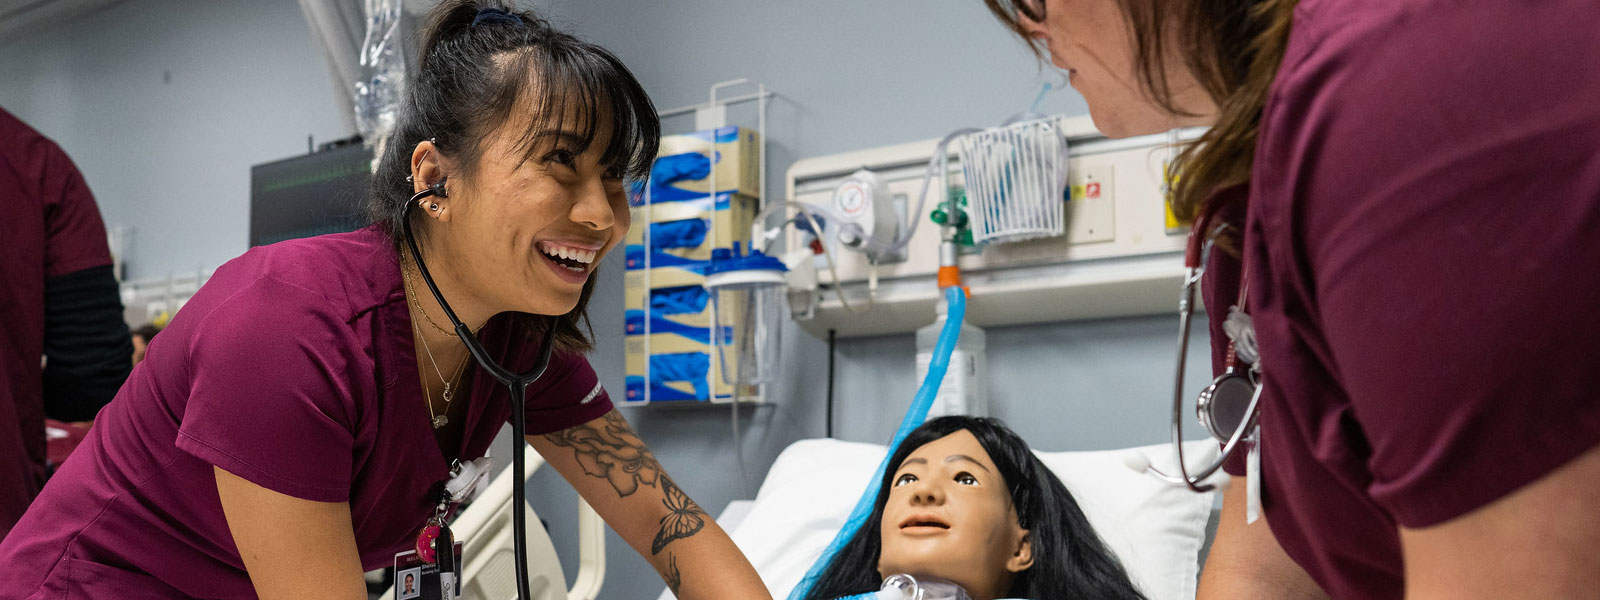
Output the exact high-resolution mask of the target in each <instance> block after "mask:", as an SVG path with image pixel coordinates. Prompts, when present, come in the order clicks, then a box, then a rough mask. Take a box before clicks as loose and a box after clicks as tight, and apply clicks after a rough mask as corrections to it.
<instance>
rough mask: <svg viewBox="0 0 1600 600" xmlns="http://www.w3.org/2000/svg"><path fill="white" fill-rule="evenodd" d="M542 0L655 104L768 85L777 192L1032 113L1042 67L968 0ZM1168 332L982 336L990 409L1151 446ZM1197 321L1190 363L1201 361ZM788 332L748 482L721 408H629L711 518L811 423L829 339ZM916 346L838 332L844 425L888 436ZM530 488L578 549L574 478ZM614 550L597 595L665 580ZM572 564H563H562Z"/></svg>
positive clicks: (1157, 323) (1135, 328)
mask: <svg viewBox="0 0 1600 600" xmlns="http://www.w3.org/2000/svg"><path fill="white" fill-rule="evenodd" d="M554 8H555V12H554V13H553V16H554V17H555V18H556V20H558V21H560V22H564V23H566V24H567V25H569V26H570V27H571V28H572V29H573V30H575V31H576V32H578V33H580V34H581V35H583V36H585V37H588V38H589V39H591V40H593V41H596V42H598V43H600V44H601V45H604V46H606V47H607V48H609V49H611V50H612V51H613V52H615V53H616V54H617V55H618V56H619V57H621V58H622V60H623V62H625V63H627V64H628V66H629V67H630V68H632V69H633V70H634V73H635V74H636V75H638V77H639V78H640V79H641V80H642V81H643V82H644V84H645V87H646V89H648V90H649V91H650V94H651V96H652V98H653V99H654V100H655V102H656V105H657V106H658V107H660V108H672V107H677V106H683V105H688V104H695V103H699V102H704V101H705V96H706V88H707V87H708V86H710V85H711V84H713V83H716V82H719V81H725V80H729V79H737V78H741V77H748V78H751V79H754V80H756V81H760V82H762V83H765V84H766V85H767V86H768V88H769V89H771V90H773V91H774V92H776V93H777V94H778V95H779V97H778V98H776V99H774V100H773V101H772V103H771V104H770V105H769V114H768V119H769V120H768V128H769V130H770V133H769V134H768V145H767V148H768V151H769V160H770V163H769V165H768V168H769V177H768V180H767V182H766V184H767V189H768V190H773V191H775V192H778V193H781V191H782V190H783V189H784V187H783V181H784V180H783V177H784V173H785V172H786V171H787V170H788V168H789V165H790V164H792V163H793V162H794V161H795V160H796V159H800V158H806V157H812V156H818V155H825V154H832V153H837V152H844V151H850V150H859V149H863V148H871V147H876V146H884V145H888V144H895V143H901V142H908V141H914V140H922V139H928V138H936V137H940V136H942V135H944V134H945V133H947V132H949V131H950V130H953V129H956V128H958V127H963V126H982V125H995V124H999V123H1000V122H1001V121H1003V120H1004V119H1005V118H1007V117H1009V116H1010V115H1012V114H1015V113H1017V112H1020V111H1023V110H1026V109H1027V108H1028V107H1029V105H1030V104H1031V103H1032V102H1033V100H1034V96H1035V95H1036V94H1037V93H1038V91H1039V89H1040V86H1041V84H1042V83H1043V82H1044V81H1047V80H1052V79H1054V77H1055V76H1053V75H1051V74H1050V73H1049V72H1046V71H1044V70H1041V69H1040V68H1039V67H1038V64H1037V63H1036V62H1035V61H1034V59H1033V57H1032V55H1031V54H1030V53H1029V52H1028V51H1027V50H1026V49H1025V48H1023V47H1022V45H1021V44H1020V43H1019V42H1018V41H1016V40H1014V39H1013V38H1012V37H1011V36H1010V34H1009V33H1008V32H1007V31H1005V30H1004V29H1003V28H1002V27H1001V26H1000V25H999V24H998V23H997V22H996V21H995V20H994V19H993V17H991V16H990V15H989V14H988V12H987V9H985V8H984V7H983V3H982V2H980V1H979V0H874V1H871V2H863V1H860V0H815V1H809V2H775V1H758V2H750V1H748V0H695V1H693V2H689V1H675V2H638V1H632V2H629V1H622V0H590V1H587V2H566V3H558V4H557V5H556V6H555V7H554ZM1042 110H1043V111H1044V112H1049V113H1061V114H1083V113H1086V112H1087V109H1086V108H1085V105H1084V104H1083V100H1082V99H1081V98H1080V97H1079V96H1078V95H1077V94H1076V93H1074V92H1071V91H1066V92H1061V93H1054V94H1051V95H1050V96H1048V97H1047V101H1046V102H1045V104H1044V105H1043V107H1042ZM730 117H731V120H733V121H734V122H736V123H740V124H747V125H753V124H754V121H753V120H752V119H751V117H750V113H749V112H748V111H745V112H743V113H741V112H739V111H730ZM665 126H666V128H667V132H668V133H680V132H684V131H688V130H691V129H692V128H693V126H694V123H693V120H692V119H691V118H676V119H669V120H667V121H666V122H665ZM771 197H774V198H775V197H776V196H771ZM925 250H926V251H932V249H925ZM616 258H618V257H613V258H612V259H611V260H608V261H607V262H606V265H605V266H606V269H607V270H606V272H605V273H604V279H603V280H602V282H601V284H600V286H599V287H598V288H597V293H596V295H595V298H594V304H593V305H592V306H593V307H594V308H593V309H591V314H593V315H597V316H599V315H605V316H600V317H598V318H597V323H596V326H597V328H598V333H599V334H600V343H599V345H598V348H599V350H598V351H597V352H596V353H595V355H594V356H593V361H594V364H595V367H596V368H597V369H598V370H599V372H600V374H601V377H602V379H603V381H604V382H605V383H606V386H607V387H608V388H609V389H611V390H620V389H622V382H623V374H622V349H621V341H622V340H621V336H620V335H619V334H618V332H619V331H620V330H621V324H620V322H619V321H618V320H616V319H615V315H620V314H621V313H622V298H621V288H622V285H621V273H620V267H621V261H620V260H616ZM1175 292H1176V290H1174V294H1173V296H1174V299H1175V298H1176V293H1175ZM928 320H929V322H932V320H933V315H931V314H930V315H928ZM1176 329H1177V320H1176V319H1175V318H1169V317H1150V318H1136V319H1119V320H1110V321H1099V322H1084V323H1065V324H1051V325H1045V326H1035V327H1016V328H1005V329H997V330H991V331H989V332H988V333H989V336H988V345H989V351H988V357H989V364H990V371H991V372H990V375H989V381H990V382H991V389H990V392H991V404H992V408H993V410H992V412H993V414H994V415H995V416H998V417H1001V418H1003V419H1005V420H1006V421H1007V422H1008V423H1010V424H1011V425H1012V427H1013V428H1015V429H1016V430H1017V431H1018V432H1020V433H1021V434H1022V435H1023V436H1024V437H1025V438H1027V439H1028V440H1030V442H1032V443H1033V444H1035V445H1036V447H1038V448H1040V449H1042V450H1084V449H1106V448H1117V447H1126V446H1132V445H1138V444H1151V443H1158V442H1161V441H1164V440H1165V439H1166V436H1167V435H1168V433H1167V414H1168V413H1167V411H1168V410H1169V409H1170V404H1169V402H1170V399H1171V390H1170V385H1171V369H1172V364H1173V358H1174V357H1173V346H1172V345H1173V343H1174V342H1175V336H1174V333H1176ZM1201 333H1202V335H1201V336H1200V337H1199V338H1197V339H1196V340H1195V346H1194V348H1193V349H1192V350H1191V352H1190V360H1191V361H1199V362H1191V364H1197V365H1200V366H1201V368H1202V370H1206V369H1207V365H1209V364H1210V363H1209V359H1208V356H1209V354H1208V353H1207V352H1206V350H1205V347H1204V344H1205V336H1204V335H1203V332H1201ZM784 336H785V341H784V346H785V352H784V361H785V362H786V363H787V367H786V368H785V370H784V378H785V381H784V383H782V384H780V385H778V386H775V387H776V388H777V389H776V390H775V391H774V392H773V393H772V394H771V395H772V396H773V397H772V398H771V402H770V403H769V404H768V405H765V406H760V407H754V408H744V409H743V417H742V420H741V426H742V430H743V432H744V433H745V435H744V439H743V452H744V457H745V460H746V462H747V463H748V470H749V472H750V474H751V480H750V481H749V482H748V483H747V484H745V485H743V486H741V485H740V484H739V483H738V481H737V479H738V478H737V477H736V476H731V475H730V474H734V473H737V472H738V470H739V468H738V463H737V460H736V458H735V455H734V452H733V449H732V448H731V445H732V442H731V435H730V434H731V423H730V412H729V408H728V407H726V406H713V407H697V408H641V409H630V410H628V411H627V416H628V419H629V420H630V421H631V422H633V424H634V425H635V427H636V428H637V429H638V430H639V432H640V434H641V435H642V436H643V438H644V439H645V440H646V441H647V442H649V443H650V445H651V447H652V448H653V449H654V450H655V452H656V454H657V455H658V456H659V457H660V458H661V460H662V462H663V463H664V464H665V466H666V468H667V469H668V471H670V472H671V473H672V474H673V477H674V478H675V479H677V480H678V482H679V483H680V484H681V485H682V486H683V487H684V489H685V490H687V491H688V492H689V493H690V494H691V495H692V496H694V497H695V498H696V500H698V501H700V503H701V504H702V505H704V506H705V507H706V508H707V509H708V510H710V511H711V512H712V513H713V514H715V513H717V512H719V511H720V510H721V508H722V507H724V506H726V503H727V502H728V501H729V500H733V499H737V498H741V497H748V495H747V494H753V493H754V491H755V489H756V487H757V486H759V485H760V478H761V476H762V475H763V474H764V473H765V472H766V470H767V468H768V466H770V464H771V462H772V460H773V459H774V458H776V456H777V454H778V453H779V452H781V451H782V450H783V448H785V447H786V446H788V445H789V444H790V443H793V442H794V441H796V440H799V439H804V438H810V437H821V436H822V435H823V431H824V412H825V410H824V398H825V395H826V383H825V376H826V371H827V369H826V366H827V344H826V342H825V341H824V340H820V339H817V338H815V337H813V336H811V335H810V334H807V333H805V332H804V331H802V330H800V329H799V328H798V327H795V326H790V327H788V328H786V330H785V332H784ZM914 352H915V343H914V341H913V339H912V337H911V336H910V335H900V336H890V337H880V338H868V339H852V340H848V341H841V342H840V343H839V344H838V358H837V361H836V364H837V373H836V389H835V398H836V408H835V410H836V413H835V423H836V424H837V426H836V428H835V434H836V436H837V437H841V438H844V439H849V440H857V441H874V442H879V443H882V442H884V441H886V440H887V439H888V437H889V436H890V435H891V434H892V433H893V431H894V428H895V427H896V426H897V425H898V424H899V419H900V417H901V416H902V415H903V413H904V411H905V408H906V406H907V405H908V404H909V403H910V400H911V396H912V394H913V393H914V392H915V389H916V384H917V382H916V381H914V380H913V379H914V370H913V360H912V359H913V355H914ZM1189 379H1190V381H1191V382H1192V386H1193V389H1194V391H1198V389H1199V386H1200V385H1203V380H1204V379H1206V376H1205V374H1204V373H1201V372H1195V373H1193V374H1191V377H1190V378H1189ZM533 489H534V490H535V495H536V496H538V497H541V498H551V499H555V502H553V503H551V504H550V508H549V509H547V510H542V511H541V515H542V516H544V517H545V518H546V519H547V520H549V521H550V522H551V529H552V534H553V537H554V538H555V539H556V540H557V545H558V547H564V548H570V547H572V544H574V542H572V541H571V540H572V539H573V538H572V535H573V534H572V526H571V523H570V522H569V521H570V519H569V518H567V517H566V515H567V514H570V512H569V511H570V510H572V509H571V508H569V507H570V506H571V505H570V504H569V503H570V502H572V500H571V498H572V497H573V494H572V493H571V491H570V490H568V489H565V488H564V485H562V484H561V483H560V482H559V480H558V478H556V477H554V476H553V475H551V474H544V475H543V476H542V477H541V478H540V479H539V480H537V481H536V482H535V483H534V488H533ZM551 510H554V511H555V512H551ZM607 548H608V560H609V564H608V566H607V573H608V575H607V577H606V587H605V588H604V590H603V592H602V597H604V598H608V599H609V598H618V599H634V598H653V597H655V595H656V594H658V593H659V592H660V590H661V589H662V585H661V583H660V580H659V579H658V578H657V577H656V576H655V574H654V573H653V572H652V571H651V570H650V568H649V566H648V565H647V564H646V563H645V562H644V561H643V560H642V559H640V558H639V557H638V555H636V554H634V553H633V551H632V550H630V549H628V548H627V547H626V546H625V545H624V544H623V543H622V541H621V539H620V538H618V537H616V536H615V535H614V534H613V535H611V536H610V538H609V540H608V546H607ZM572 572H573V571H572V569H571V567H570V566H569V567H568V576H569V577H570V576H571V573H572Z"/></svg>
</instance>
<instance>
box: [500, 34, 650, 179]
mask: <svg viewBox="0 0 1600 600" xmlns="http://www.w3.org/2000/svg"><path fill="white" fill-rule="evenodd" d="M502 56H504V58H503V59H502V60H497V61H496V62H497V63H499V66H500V67H501V68H500V69H498V70H499V73H497V77H496V78H497V79H500V80H501V81H499V82H497V83H498V85H496V86H495V87H496V88H498V90H499V91H500V93H498V94H496V95H495V98H494V101H493V102H491V106H492V108H491V110H493V111H494V112H495V113H497V114H498V115H500V116H501V119H498V120H499V121H501V122H502V123H505V122H509V121H510V119H511V117H512V114H513V113H514V109H515V108H517V107H523V108H526V109H527V110H528V111H529V114H530V115H531V116H532V118H531V119H529V120H528V121H527V122H526V123H524V124H523V126H524V127H526V129H525V130H524V131H522V132H521V133H520V134H519V135H518V136H517V148H518V149H519V150H520V151H521V152H522V154H523V157H522V160H523V161H524V162H527V161H530V160H537V159H538V156H537V154H539V153H540V152H542V151H543V149H544V148H546V147H547V146H548V145H549V144H550V143H551V142H552V141H554V139H565V140H566V141H567V142H568V143H569V144H570V145H571V146H570V147H569V148H568V149H569V150H571V151H572V152H573V153H575V154H583V153H584V152H587V151H589V149H590V148H592V147H594V145H595V144H600V145H601V148H602V151H601V154H600V164H601V165H603V166H604V167H605V169H606V170H607V171H614V172H616V173H617V174H619V175H620V176H621V177H622V178H624V179H627V180H632V181H639V180H643V179H645V178H646V177H647V176H648V175H649V173H650V164H651V162H652V160H653V159H654V158H655V155H656V150H657V147H658V146H659V144H660V142H661V120H660V117H659V116H658V115H656V110H655V105H654V104H653V103H651V102H650V97H649V96H648V95H647V94H646V93H645V91H644V87H643V86H641V85H640V84H639V81H638V80H637V79H635V78H634V77H633V74H632V73H631V72H629V71H628V69H627V67H625V66H623V65H622V62H621V61H619V60H617V58H616V57H615V56H612V55H611V53H609V52H607V51H605V50H604V49H602V48H599V47H597V46H592V45H588V44H580V45H577V46H575V47H562V48H540V49H524V50H522V51H518V52H514V53H509V54H506V55H502ZM549 138H554V139H549Z"/></svg>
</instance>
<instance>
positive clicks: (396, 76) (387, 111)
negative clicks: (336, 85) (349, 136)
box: [355, 0, 406, 165]
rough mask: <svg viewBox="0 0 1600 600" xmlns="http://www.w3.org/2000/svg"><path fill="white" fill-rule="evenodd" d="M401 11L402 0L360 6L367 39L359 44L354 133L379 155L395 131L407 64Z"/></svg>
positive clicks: (378, 0) (377, 0) (367, 1)
mask: <svg viewBox="0 0 1600 600" xmlns="http://www.w3.org/2000/svg"><path fill="white" fill-rule="evenodd" d="M402 7H403V3H402V2H401V0H365V2H364V4H363V8H365V10H366V16H367V19H366V21H367V35H366V38H365V39H363V40H362V42H361V61H360V63H359V68H358V69H357V78H356V82H355V84H356V85H355V89H356V98H355V111H356V130H357V132H358V133H360V134H361V138H362V139H364V140H367V144H368V145H369V146H373V147H375V148H376V149H377V150H378V152H379V154H380V155H381V153H382V150H383V148H382V144H383V142H384V140H386V139H388V137H389V133H390V132H392V131H394V123H395V118H396V116H397V115H398V114H399V112H400V99H401V98H403V97H404V93H405V79H406V60H405V54H404V52H403V51H402V48H401V43H402V42H403V41H404V38H403V36H402V33H401V31H400V17H401V10H402ZM373 164H374V165H376V164H377V163H373Z"/></svg>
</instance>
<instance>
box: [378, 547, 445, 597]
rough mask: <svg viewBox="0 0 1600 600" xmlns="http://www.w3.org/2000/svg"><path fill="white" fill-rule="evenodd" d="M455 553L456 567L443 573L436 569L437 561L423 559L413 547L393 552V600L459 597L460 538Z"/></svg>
mask: <svg viewBox="0 0 1600 600" xmlns="http://www.w3.org/2000/svg"><path fill="white" fill-rule="evenodd" d="M454 554H455V555H456V556H455V558H456V560H455V564H456V565H457V566H456V568H455V569H454V571H452V572H450V573H445V574H443V575H441V574H440V573H439V565H438V563H427V562H423V560H422V557H420V556H417V551H416V550H407V551H405V552H401V553H399V554H396V555H394V598H395V600H455V599H456V598H458V597H460V596H461V580H460V578H459V576H460V573H461V567H460V565H461V543H460V542H456V544H455V553H454ZM446 579H448V580H449V581H445V580H446ZM447 592H448V593H447Z"/></svg>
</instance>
